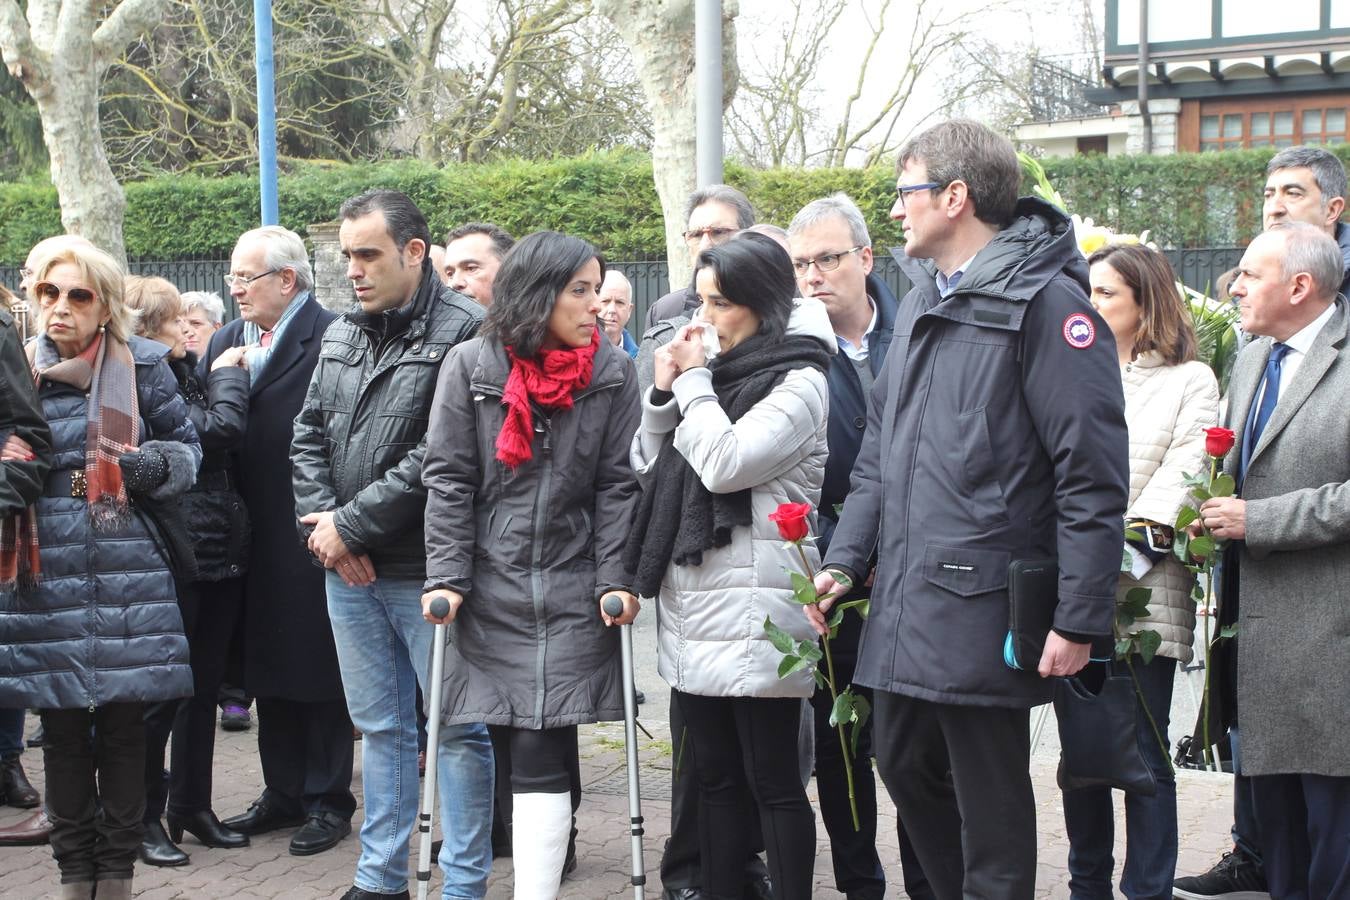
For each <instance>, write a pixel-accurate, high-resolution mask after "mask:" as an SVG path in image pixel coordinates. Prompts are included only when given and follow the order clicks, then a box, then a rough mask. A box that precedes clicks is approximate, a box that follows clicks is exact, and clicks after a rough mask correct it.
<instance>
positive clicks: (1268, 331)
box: [1229, 222, 1343, 341]
mask: <svg viewBox="0 0 1350 900" xmlns="http://www.w3.org/2000/svg"><path fill="white" fill-rule="evenodd" d="M1342 269H1343V263H1342V261H1341V253H1340V248H1339V247H1338V246H1337V245H1336V242H1335V241H1334V240H1332V239H1331V237H1330V235H1328V234H1327V233H1326V232H1325V231H1323V230H1322V229H1321V228H1320V227H1318V226H1316V225H1311V224H1308V223H1305V222H1290V223H1288V224H1285V225H1277V226H1276V227H1274V228H1271V229H1270V230H1269V231H1264V232H1262V233H1261V234H1259V235H1257V236H1256V239H1255V240H1253V241H1252V242H1251V243H1250V244H1248V245H1247V250H1246V252H1244V253H1243V254H1242V262H1240V263H1238V275H1237V278H1235V279H1234V280H1233V284H1232V286H1231V287H1230V288H1229V294H1231V295H1232V297H1233V298H1234V299H1235V300H1237V301H1238V309H1239V310H1240V311H1241V314H1242V329H1243V331H1246V332H1247V333H1248V334H1253V335H1260V336H1269V337H1272V338H1274V339H1275V340H1277V341H1287V340H1288V339H1289V338H1291V337H1293V336H1294V335H1295V334H1297V333H1298V332H1299V331H1301V330H1302V329H1303V328H1304V327H1305V326H1307V325H1308V324H1310V323H1311V322H1312V321H1313V320H1314V319H1316V318H1317V317H1318V316H1320V315H1321V314H1322V313H1323V312H1324V311H1325V310H1326V308H1327V306H1328V305H1329V304H1331V303H1332V302H1333V301H1334V300H1335V299H1336V293H1337V291H1338V290H1339V288H1340V283H1341V278H1342Z"/></svg>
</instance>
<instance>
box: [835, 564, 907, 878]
mask: <svg viewBox="0 0 1350 900" xmlns="http://www.w3.org/2000/svg"><path fill="white" fill-rule="evenodd" d="M866 596H867V588H865V587H864V588H860V589H859V590H858V592H857V593H856V594H849V595H848V596H846V597H844V598H843V600H842V601H841V602H847V601H848V600H852V599H855V597H866ZM862 622H863V620H862V617H861V616H859V615H856V614H853V613H849V614H846V615H845V616H844V621H843V622H842V623H841V624H840V626H839V632H838V633H837V634H836V635H835V637H834V639H833V640H832V641H830V655H831V656H832V658H833V659H834V674H835V679H836V683H838V684H840V685H847V684H849V683H850V682H852V681H853V671H854V668H855V667H856V665H857V654H858V642H859V639H860V637H861V635H862ZM853 690H854V692H855V693H858V694H861V695H862V696H864V697H866V698H867V700H868V702H869V703H870V702H871V700H872V690H871V689H870V688H864V687H856V686H855V687H854V688H853ZM832 704H833V701H832V700H831V699H830V690H829V688H827V687H826V688H817V689H816V692H815V693H814V694H812V695H811V708H812V710H813V711H814V712H815V738H816V786H817V793H818V795H819V797H820V818H821V821H822V822H823V823H824V825H825V831H826V832H827V833H828V834H829V835H830V859H831V862H832V863H833V864H834V883H835V887H836V888H837V889H838V890H839V891H840V892H841V893H843V894H845V895H846V896H847V897H848V898H849V900H881V898H882V897H883V896H885V894H886V873H885V870H883V869H882V866H881V858H880V857H879V856H878V855H877V787H876V779H875V777H874V775H873V771H872V756H873V748H872V720H871V719H868V721H867V722H866V723H865V724H864V725H863V728H862V733H861V734H860V735H859V736H858V742H857V743H858V753H857V758H856V759H855V760H854V761H853V784H854V794H855V796H856V798H857V804H858V824H859V825H860V828H859V829H858V830H856V831H855V830H854V828H853V810H852V809H851V808H850V807H849V803H848V773H847V772H846V771H845V769H844V753H843V749H842V747H841V745H840V743H839V730H838V729H837V728H833V727H831V726H830V708H831V706H832ZM845 734H848V735H849V736H850V737H851V734H849V732H847V731H846V732H845ZM897 830H898V832H899V833H898V837H899V839H900V870H901V873H902V874H903V876H904V881H905V892H906V893H907V894H909V896H910V897H911V898H912V900H930V898H932V896H933V889H932V888H931V887H930V886H929V884H928V879H927V878H925V877H924V874H923V867H922V866H920V865H919V860H918V857H917V856H915V855H914V848H913V847H912V846H911V844H910V841H909V836H908V835H907V834H905V829H904V828H898V829H897Z"/></svg>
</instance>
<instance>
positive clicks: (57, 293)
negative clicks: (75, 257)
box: [33, 281, 98, 307]
mask: <svg viewBox="0 0 1350 900" xmlns="http://www.w3.org/2000/svg"><path fill="white" fill-rule="evenodd" d="M33 293H34V294H36V295H37V298H38V302H39V303H41V304H42V305H43V306H52V305H54V304H55V303H56V301H57V300H60V299H61V295H62V294H65V295H66V300H68V301H69V302H70V305H71V306H81V307H83V306H90V305H92V304H93V303H94V302H95V301H96V300H98V294H95V293H94V292H93V291H91V290H89V288H82V287H74V288H70V289H68V290H62V289H61V286H60V285H56V284H52V283H51V282H50V281H39V282H38V283H37V284H35V285H33Z"/></svg>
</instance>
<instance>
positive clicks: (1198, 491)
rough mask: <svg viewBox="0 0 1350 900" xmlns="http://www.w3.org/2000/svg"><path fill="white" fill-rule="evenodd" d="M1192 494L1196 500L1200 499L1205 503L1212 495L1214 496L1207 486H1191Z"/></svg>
mask: <svg viewBox="0 0 1350 900" xmlns="http://www.w3.org/2000/svg"><path fill="white" fill-rule="evenodd" d="M1191 496H1192V497H1194V498H1195V499H1196V500H1198V501H1200V502H1201V503H1204V502H1205V501H1206V500H1208V499H1210V497H1212V496H1213V494H1211V493H1210V492H1209V491H1208V490H1207V488H1205V487H1193V488H1191Z"/></svg>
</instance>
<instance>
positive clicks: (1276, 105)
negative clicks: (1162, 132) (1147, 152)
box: [1178, 92, 1350, 153]
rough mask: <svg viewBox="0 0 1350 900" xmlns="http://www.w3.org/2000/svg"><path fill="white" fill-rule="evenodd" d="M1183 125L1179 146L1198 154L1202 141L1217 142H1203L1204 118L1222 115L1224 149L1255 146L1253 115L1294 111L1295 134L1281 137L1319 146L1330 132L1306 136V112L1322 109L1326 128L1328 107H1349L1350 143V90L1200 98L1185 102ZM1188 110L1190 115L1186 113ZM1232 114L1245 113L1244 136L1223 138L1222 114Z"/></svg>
mask: <svg viewBox="0 0 1350 900" xmlns="http://www.w3.org/2000/svg"><path fill="white" fill-rule="evenodd" d="M1183 106H1184V107H1189V109H1183V111H1182V116H1181V119H1182V122H1183V124H1182V128H1181V133H1180V134H1179V135H1178V136H1179V137H1180V138H1181V139H1182V140H1181V143H1182V146H1181V147H1180V149H1182V150H1187V151H1190V152H1192V153H1198V152H1200V150H1201V146H1202V144H1206V143H1215V142H1214V141H1202V140H1201V137H1200V131H1201V121H1202V120H1203V119H1204V118H1205V117H1207V116H1219V134H1220V137H1219V140H1218V141H1217V143H1219V144H1220V148H1221V149H1224V150H1231V149H1238V148H1243V149H1246V148H1250V147H1251V146H1252V114H1253V113H1269V114H1270V115H1271V117H1272V119H1273V118H1274V116H1275V114H1276V113H1292V114H1293V117H1294V125H1293V133H1292V135H1287V136H1286V135H1279V137H1280V138H1282V139H1285V138H1287V139H1289V140H1292V141H1293V144H1294V145H1299V144H1303V143H1306V142H1307V139H1308V137H1311V138H1312V139H1313V140H1315V141H1317V142H1318V144H1320V145H1325V143H1326V138H1327V133H1326V132H1325V131H1320V132H1308V133H1307V136H1306V137H1305V132H1304V131H1303V113H1304V112H1305V111H1306V110H1314V109H1320V110H1322V111H1323V112H1322V118H1323V127H1324V128H1325V121H1326V110H1327V109H1328V108H1330V109H1337V108H1342V109H1345V110H1346V132H1345V133H1344V134H1342V135H1341V140H1342V142H1344V143H1350V93H1344V92H1336V93H1325V94H1305V95H1301V96H1299V95H1267V96H1263V97H1245V98H1242V99H1240V100H1198V101H1194V102H1188V103H1185V104H1183ZM1187 113H1189V115H1188V114H1187ZM1226 115H1228V116H1231V115H1241V116H1242V136H1241V137H1240V138H1224V137H1223V117H1224V116H1226ZM1260 146H1271V144H1262V145H1260Z"/></svg>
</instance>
